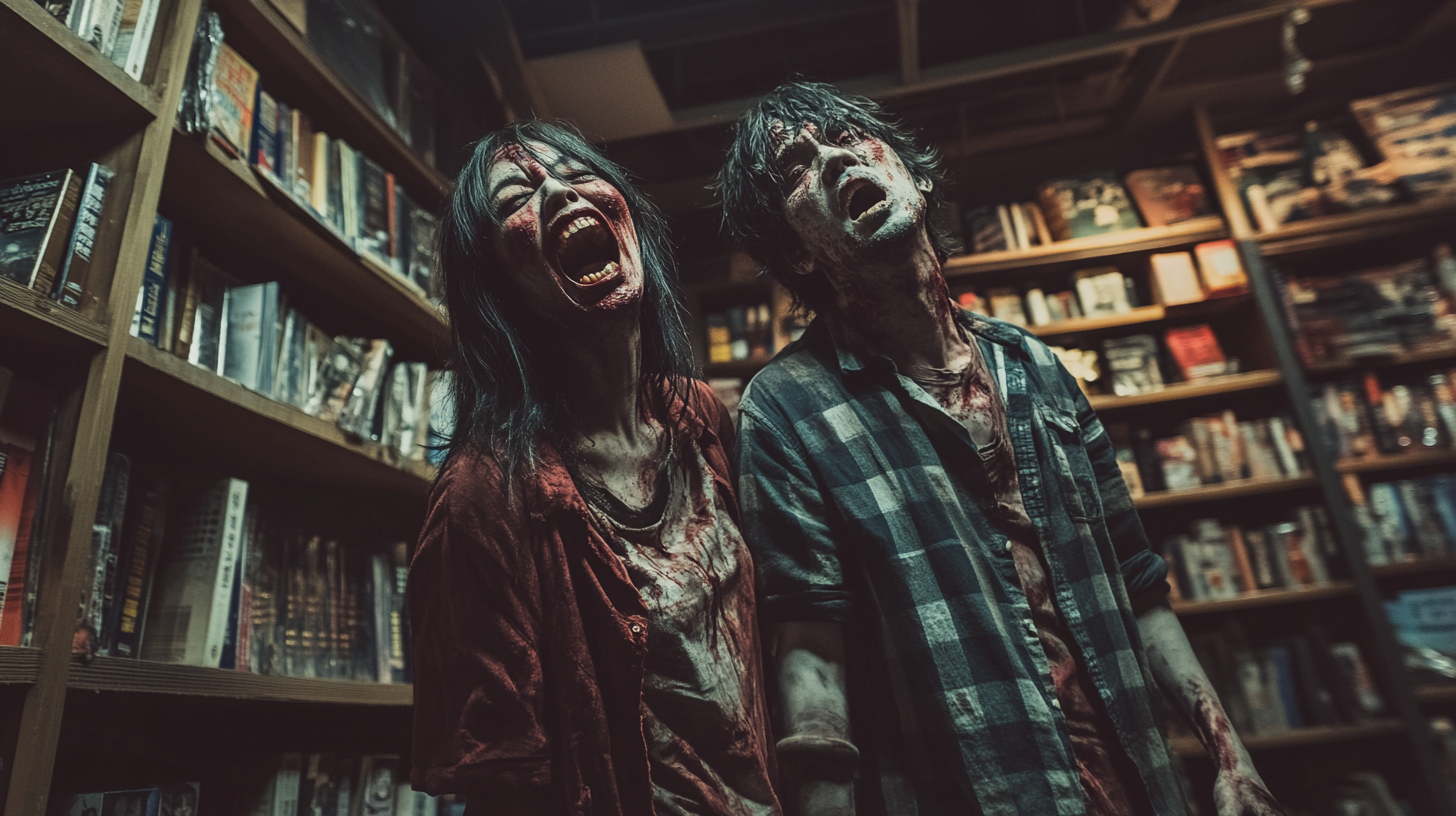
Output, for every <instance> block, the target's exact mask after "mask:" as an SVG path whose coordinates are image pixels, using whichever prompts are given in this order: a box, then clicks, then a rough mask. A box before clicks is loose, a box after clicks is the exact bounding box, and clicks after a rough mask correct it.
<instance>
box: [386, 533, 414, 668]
mask: <svg viewBox="0 0 1456 816" xmlns="http://www.w3.org/2000/svg"><path fill="white" fill-rule="evenodd" d="M390 555H391V557H392V560H393V564H394V586H392V587H390V599H391V602H392V603H393V608H392V609H391V610H390V613H389V630H390V632H389V643H390V653H389V669H390V680H391V681H392V682H395V683H408V682H410V680H411V675H410V661H409V655H410V628H409V613H408V610H407V609H406V608H405V586H406V585H407V583H408V578H409V559H410V545H409V544H408V543H407V542H404V541H396V542H395V543H394V546H393V548H392V549H391V551H390ZM382 679H383V678H381V680H382Z"/></svg>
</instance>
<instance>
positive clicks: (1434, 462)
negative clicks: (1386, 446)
mask: <svg viewBox="0 0 1456 816" xmlns="http://www.w3.org/2000/svg"><path fill="white" fill-rule="evenodd" d="M1443 466H1446V467H1449V466H1456V451H1453V450H1449V449H1442V450H1428V451H1426V450H1419V451H1411V452H1409V453H1390V454H1382V455H1380V456H1372V457H1370V458H1368V459H1346V460H1344V461H1340V462H1336V463H1335V470H1337V471H1339V472H1340V473H1381V472H1385V471H1391V470H1409V469H1413V468H1426V467H1443Z"/></svg>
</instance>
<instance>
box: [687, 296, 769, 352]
mask: <svg viewBox="0 0 1456 816" xmlns="http://www.w3.org/2000/svg"><path fill="white" fill-rule="evenodd" d="M703 322H704V323H705V324H706V325H707V331H708V362H710V363H731V362H733V361H735V360H763V359H767V358H768V357H769V355H771V354H773V352H774V351H775V349H774V348H773V311H772V310H771V309H770V308H769V305H768V304H767V303H756V304H754V305H751V306H734V307H733V308H731V309H725V310H724V311H721V312H713V313H711V314H708V315H707V316H705V317H704V318H703Z"/></svg>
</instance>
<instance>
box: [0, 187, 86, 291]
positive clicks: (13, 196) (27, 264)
mask: <svg viewBox="0 0 1456 816" xmlns="http://www.w3.org/2000/svg"><path fill="white" fill-rule="evenodd" d="M80 194H81V180H80V178H79V177H78V176H77V174H75V173H73V172H72V171H70V170H56V171H53V172H50V173H40V174H38V175H33V176H25V177H23V178H15V179H8V180H6V181H3V182H0V278H7V279H9V280H12V281H14V282H15V283H18V284H20V285H21V286H28V287H32V288H34V289H35V290H36V291H38V292H41V293H43V294H50V292H51V290H52V288H53V287H54V284H55V279H56V274H57V271H58V270H59V268H60V266H61V264H62V263H63V253H64V252H65V249H66V235H67V234H68V232H69V230H70V228H71V224H72V223H73V222H74V221H75V217H76V207H77V203H78V201H79V199H80Z"/></svg>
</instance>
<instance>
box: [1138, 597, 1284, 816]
mask: <svg viewBox="0 0 1456 816" xmlns="http://www.w3.org/2000/svg"><path fill="white" fill-rule="evenodd" d="M1137 622H1138V631H1139V632H1140V633H1141V634H1142V640H1143V648H1144V650H1145V651H1146V652H1147V655H1148V663H1149V664H1150V666H1151V668H1152V670H1153V677H1154V679H1156V680H1157V681H1158V685H1159V686H1161V687H1162V689H1163V693H1164V694H1165V695H1166V696H1167V698H1168V700H1170V701H1171V702H1172V703H1173V706H1174V708H1176V709H1177V710H1178V714H1179V715H1180V716H1182V717H1183V720H1184V721H1185V722H1187V723H1188V725H1189V726H1190V727H1192V728H1193V731H1194V733H1196V734H1197V735H1198V739H1199V740H1200V741H1201V742H1202V743H1203V747H1204V748H1205V749H1207V751H1208V754H1209V756H1210V757H1212V758H1213V761H1214V762H1215V763H1216V764H1217V766H1218V775H1217V776H1216V777H1215V778H1214V783H1213V801H1214V806H1215V808H1216V809H1217V811H1218V816H1283V815H1284V809H1283V808H1281V807H1279V803H1278V802H1275V801H1274V796H1273V795H1272V794H1270V793H1269V789H1268V787H1266V786H1265V785H1264V780H1263V779H1261V778H1260V777H1259V772H1258V771H1256V770H1254V762H1253V760H1252V759H1250V758H1249V752H1248V750H1247V749H1245V748H1244V743H1243V741H1242V740H1240V739H1239V735H1238V734H1235V733H1234V728H1233V725H1232V724H1231V723H1230V722H1229V718H1228V714H1227V713H1225V712H1224V710H1223V704H1222V703H1220V702H1219V701H1218V694H1217V693H1215V692H1214V690H1213V684H1212V683H1210V682H1209V681H1208V676H1207V675H1206V674H1204V673H1203V667H1202V666H1201V665H1199V663H1198V658H1197V656H1195V655H1194V654H1193V647H1192V646H1190V645H1189V644H1188V636H1187V635H1186V634H1184V633H1183V625H1182V624H1180V623H1179V622H1178V616H1177V615H1174V614H1173V610H1172V609H1171V608H1170V607H1169V606H1168V605H1167V604H1166V603H1162V604H1157V605H1155V606H1153V607H1152V608H1150V609H1148V610H1147V611H1145V612H1143V613H1142V614H1141V615H1139V616H1138V618H1137Z"/></svg>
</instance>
